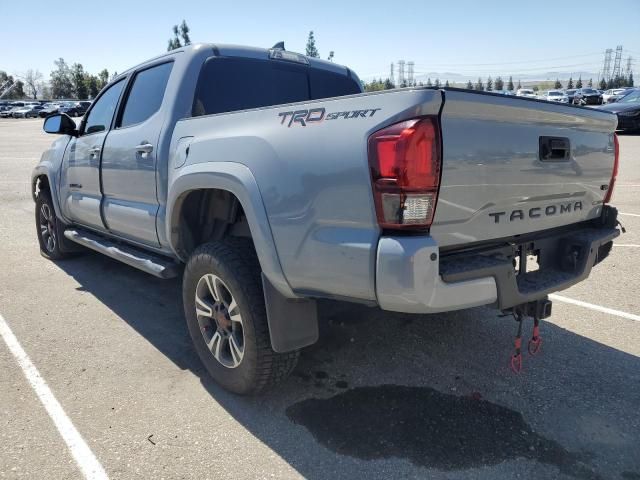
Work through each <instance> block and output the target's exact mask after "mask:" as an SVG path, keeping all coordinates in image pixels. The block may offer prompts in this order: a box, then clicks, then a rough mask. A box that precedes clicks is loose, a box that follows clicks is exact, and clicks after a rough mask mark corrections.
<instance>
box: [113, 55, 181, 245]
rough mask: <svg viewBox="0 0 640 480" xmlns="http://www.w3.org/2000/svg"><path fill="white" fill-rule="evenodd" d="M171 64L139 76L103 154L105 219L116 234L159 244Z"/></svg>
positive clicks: (154, 67)
mask: <svg viewBox="0 0 640 480" xmlns="http://www.w3.org/2000/svg"><path fill="white" fill-rule="evenodd" d="M172 66H173V62H172V61H169V62H164V63H161V64H156V65H153V66H151V67H148V68H145V69H143V70H141V71H139V72H137V73H136V74H135V76H134V78H133V80H132V82H131V86H130V88H129V90H128V92H127V93H126V99H125V101H124V107H123V108H122V109H121V113H120V115H119V118H118V119H117V120H116V126H115V128H114V129H113V130H112V131H111V132H110V133H109V135H108V136H107V138H106V141H105V144H104V148H103V153H102V189H103V194H104V200H103V214H104V219H105V222H106V224H107V227H108V228H109V231H111V232H112V233H114V234H116V235H119V236H122V237H125V238H128V239H131V240H135V241H138V242H141V243H145V244H149V245H158V244H159V240H158V234H157V232H156V215H157V212H158V208H159V202H158V198H157V194H156V166H157V158H158V139H159V137H160V131H161V129H162V126H163V123H164V115H163V114H162V108H161V107H162V100H163V97H164V92H165V89H166V86H167V82H168V80H169V75H170V73H171V68H172Z"/></svg>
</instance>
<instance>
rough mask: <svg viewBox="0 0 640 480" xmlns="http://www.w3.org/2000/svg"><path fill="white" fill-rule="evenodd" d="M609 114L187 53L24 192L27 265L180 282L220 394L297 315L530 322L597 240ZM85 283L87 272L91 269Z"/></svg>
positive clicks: (58, 130) (306, 66)
mask: <svg viewBox="0 0 640 480" xmlns="http://www.w3.org/2000/svg"><path fill="white" fill-rule="evenodd" d="M615 128H616V116H615V115H613V114H611V113H608V112H602V111H598V110H593V109H587V108H581V107H574V106H569V105H559V104H553V103H548V102H544V101H539V100H535V99H528V98H515V97H508V96H501V95H493V94H484V93H479V92H472V91H465V90H457V89H449V88H445V89H433V88H402V89H395V90H390V91H385V92H375V93H363V92H362V86H361V82H360V80H359V79H358V77H357V76H356V74H355V73H354V72H352V71H351V70H350V69H348V68H346V67H343V66H339V65H336V64H334V63H331V62H327V61H323V60H319V59H315V58H307V57H305V56H303V55H299V54H296V53H293V52H289V51H286V50H285V49H284V48H283V45H282V44H279V45H277V46H276V47H274V48H272V49H258V48H248V47H238V46H230V45H211V44H198V45H192V46H188V47H184V48H180V49H177V50H174V51H171V52H169V53H167V54H165V55H163V56H161V57H157V58H155V59H153V60H150V61H148V62H145V63H143V64H141V65H139V66H137V67H135V68H132V69H131V70H129V71H126V72H124V73H122V74H120V75H118V76H117V77H116V78H114V79H113V80H112V81H111V82H110V84H109V85H107V86H106V87H105V88H104V89H103V90H102V92H101V93H100V94H99V96H98V97H97V98H96V99H95V101H94V102H93V104H92V105H91V107H90V108H89V110H88V111H87V113H86V115H85V116H84V118H83V119H82V121H81V122H80V123H79V125H76V123H75V122H74V121H73V120H71V119H70V118H69V117H68V116H66V115H64V114H54V115H51V116H49V117H47V118H46V119H45V123H44V130H45V131H46V132H47V133H52V134H58V135H59V137H58V138H57V139H56V141H54V142H53V144H52V145H51V147H50V148H49V149H48V150H47V151H46V152H44V154H43V155H42V158H41V161H40V163H39V164H38V165H37V166H36V168H35V170H34V171H33V174H32V179H31V186H32V192H33V198H34V200H35V203H36V208H35V221H36V227H37V235H38V240H39V243H40V249H41V252H42V254H43V255H44V256H45V257H47V258H49V259H51V260H59V259H63V258H65V257H68V256H70V255H74V254H76V253H77V252H78V250H83V249H86V248H89V249H93V250H96V251H98V252H100V253H103V254H105V255H108V256H109V257H112V258H114V259H116V260H119V261H121V262H124V263H126V264H128V265H130V266H132V267H136V268H138V269H141V270H143V271H145V272H148V273H150V274H152V275H155V276H157V277H161V278H170V277H175V276H179V275H181V276H182V299H183V303H184V314H185V317H186V321H187V325H188V329H189V332H190V335H191V337H192V339H193V343H194V346H195V349H196V351H197V352H198V354H199V356H200V358H201V359H202V362H203V363H204V365H205V366H206V368H207V370H208V371H209V372H210V374H211V375H212V376H213V378H214V379H215V380H216V381H217V382H218V383H219V384H221V385H222V386H223V387H225V388H226V389H228V390H231V391H233V392H237V393H241V394H249V393H257V392H260V391H261V390H263V389H264V388H265V387H267V386H269V385H272V384H274V383H276V382H277V381H279V380H281V379H283V378H285V377H286V376H287V375H288V374H289V373H290V372H291V370H292V369H293V367H294V366H295V364H296V361H297V358H298V352H299V351H300V349H301V348H303V347H305V346H308V345H311V344H313V343H314V342H315V341H316V340H317V339H318V318H317V313H316V302H317V301H318V299H323V298H324V299H327V298H328V299H338V300H345V301H350V302H360V303H363V304H367V305H371V306H375V307H378V308H381V309H383V310H388V311H393V312H408V313H421V314H425V313H436V312H447V311H452V310H458V309H465V308H470V307H475V306H479V305H493V306H495V307H496V308H497V309H500V310H501V311H503V312H511V313H514V315H515V314H518V315H529V316H534V317H535V319H539V318H544V317H546V316H548V314H549V313H550V304H549V303H548V297H547V295H548V294H549V293H551V292H555V291H558V290H561V289H564V288H567V287H569V286H571V285H573V284H575V283H577V282H579V281H581V280H584V279H585V278H586V277H587V276H588V275H589V273H590V271H591V268H592V267H593V266H594V265H595V264H597V263H598V262H600V261H601V260H603V259H604V258H605V257H606V256H607V254H608V253H609V251H610V249H611V246H612V240H613V239H614V238H615V237H616V236H617V235H618V234H619V230H618V224H617V220H616V216H617V212H616V210H615V208H613V207H611V206H610V205H609V201H610V199H611V194H612V191H613V186H614V182H615V178H616V172H617V164H618V143H617V139H616V136H615V133H614V131H615ZM96 274H98V272H96Z"/></svg>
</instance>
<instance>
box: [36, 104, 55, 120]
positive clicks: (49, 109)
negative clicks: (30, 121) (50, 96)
mask: <svg viewBox="0 0 640 480" xmlns="http://www.w3.org/2000/svg"><path fill="white" fill-rule="evenodd" d="M58 108H60V104H59V103H45V104H44V105H43V107H42V110H40V113H38V116H39V117H42V118H44V117H47V116H49V115H51V114H52V113H58Z"/></svg>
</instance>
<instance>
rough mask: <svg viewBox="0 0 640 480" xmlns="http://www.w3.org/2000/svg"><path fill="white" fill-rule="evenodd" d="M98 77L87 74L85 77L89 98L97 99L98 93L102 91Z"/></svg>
mask: <svg viewBox="0 0 640 480" xmlns="http://www.w3.org/2000/svg"><path fill="white" fill-rule="evenodd" d="M99 82H100V80H98V77H96V76H95V75H89V74H86V75H85V77H84V84H85V86H86V88H87V93H88V94H89V98H96V97H97V96H98V93H100V89H99V88H98V83H99Z"/></svg>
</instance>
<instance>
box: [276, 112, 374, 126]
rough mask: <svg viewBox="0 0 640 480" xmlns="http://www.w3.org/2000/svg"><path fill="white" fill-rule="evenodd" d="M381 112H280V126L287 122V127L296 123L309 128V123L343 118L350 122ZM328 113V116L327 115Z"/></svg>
mask: <svg viewBox="0 0 640 480" xmlns="http://www.w3.org/2000/svg"><path fill="white" fill-rule="evenodd" d="M378 110H380V109H379V108H368V109H366V110H350V111H347V112H331V113H326V112H325V109H324V107H321V108H312V109H310V110H296V111H293V112H280V113H279V114H278V117H280V118H281V120H280V125H284V124H285V122H287V120H288V122H287V127H290V126H291V125H294V124H296V123H298V124H300V125H302V126H303V127H306V126H307V123H314V122H322V121H323V120H337V119H339V118H343V119H345V120H349V119H352V118H367V117H373V116H374V115H375V113H376V112H377V111H378ZM325 113H326V115H325Z"/></svg>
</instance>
